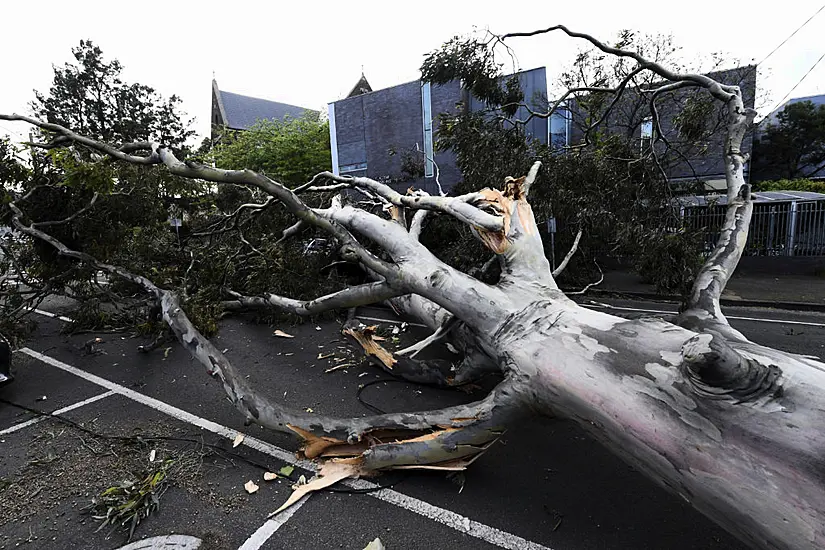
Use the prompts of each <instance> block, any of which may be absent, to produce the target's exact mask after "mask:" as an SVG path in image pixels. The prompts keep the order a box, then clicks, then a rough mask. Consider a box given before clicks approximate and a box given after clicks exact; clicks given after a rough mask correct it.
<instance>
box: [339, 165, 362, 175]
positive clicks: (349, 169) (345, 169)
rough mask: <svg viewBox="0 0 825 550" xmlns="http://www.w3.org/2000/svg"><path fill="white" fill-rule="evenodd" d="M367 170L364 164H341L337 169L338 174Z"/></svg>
mask: <svg viewBox="0 0 825 550" xmlns="http://www.w3.org/2000/svg"><path fill="white" fill-rule="evenodd" d="M366 169H367V163H366V162H356V163H355V164H342V165H341V166H339V167H338V172H339V173H341V174H346V173H347V172H360V171H361V170H366Z"/></svg>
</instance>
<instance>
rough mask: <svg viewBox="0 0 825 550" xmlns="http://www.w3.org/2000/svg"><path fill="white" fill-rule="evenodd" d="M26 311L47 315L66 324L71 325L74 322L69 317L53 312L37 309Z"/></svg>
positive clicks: (31, 308)
mask: <svg viewBox="0 0 825 550" xmlns="http://www.w3.org/2000/svg"><path fill="white" fill-rule="evenodd" d="M26 309H28V310H29V311H32V312H34V313H39V314H40V315H45V316H46V317H51V318H53V319H60V320H61V321H63V322H64V323H71V322H72V320H71V319H69V318H68V317H63V316H62V315H57V314H56V313H52V312H51V311H45V310H43V309H35V308H33V307H30V308H26Z"/></svg>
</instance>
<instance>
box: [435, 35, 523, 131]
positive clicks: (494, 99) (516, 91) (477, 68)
mask: <svg viewBox="0 0 825 550" xmlns="http://www.w3.org/2000/svg"><path fill="white" fill-rule="evenodd" d="M456 75H461V81H462V83H463V84H464V86H465V87H466V88H467V90H469V91H470V93H472V94H473V95H474V96H475V97H477V98H478V99H480V100H481V101H484V102H485V103H487V104H488V105H490V106H492V107H493V108H502V111H503V112H504V113H505V114H506V115H508V116H512V115H513V114H514V113H515V112H516V110H517V108H518V103H519V102H521V101H522V100H523V99H524V94H523V93H522V91H521V86H520V85H519V81H518V77H516V76H511V77H509V78H506V79H502V78H501V64H500V63H497V62H496V59H495V50H494V49H493V48H491V47H490V40H487V41H481V40H479V39H478V38H475V37H467V38H465V37H461V36H456V37H454V38H452V39H451V40H449V41H447V42H446V43H444V45H442V46H441V48H440V49H438V50H435V51H433V52H431V53H430V54H429V55H427V56H426V57H425V59H424V62H423V64H422V65H421V79H422V80H423V81H425V82H431V83H433V84H447V83H448V82H450V81H452V80H455V78H456ZM502 80H503V84H504V85H503V86H502Z"/></svg>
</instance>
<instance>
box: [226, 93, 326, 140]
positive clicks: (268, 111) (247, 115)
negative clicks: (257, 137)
mask: <svg viewBox="0 0 825 550" xmlns="http://www.w3.org/2000/svg"><path fill="white" fill-rule="evenodd" d="M215 88H216V90H217V92H218V94H219V95H218V98H219V102H220V104H221V111H222V112H221V115H222V116H223V118H224V122H225V123H226V125H227V126H228V127H230V128H232V129H234V130H246V129H247V128H249V127H251V126H252V125H253V124H255V123H256V122H257V121H259V120H283V119H284V118H286V117H289V118H293V119H294V118H301V117H302V116H304V113H312V114H314V115H317V114H318V111H313V110H312V109H307V108H306V107H299V106H297V105H289V104H287V103H279V102H277V101H269V100H268V99H261V98H259V97H250V96H248V95H241V94H233V93H232V92H225V91H223V90H220V89H218V88H217V86H215Z"/></svg>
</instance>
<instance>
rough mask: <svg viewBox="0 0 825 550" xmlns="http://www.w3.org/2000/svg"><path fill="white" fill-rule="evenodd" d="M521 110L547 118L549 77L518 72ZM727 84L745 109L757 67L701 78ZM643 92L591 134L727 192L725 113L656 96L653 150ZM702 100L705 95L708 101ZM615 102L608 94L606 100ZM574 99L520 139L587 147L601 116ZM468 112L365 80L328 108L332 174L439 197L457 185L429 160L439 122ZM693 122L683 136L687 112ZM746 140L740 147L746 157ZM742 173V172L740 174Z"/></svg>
mask: <svg viewBox="0 0 825 550" xmlns="http://www.w3.org/2000/svg"><path fill="white" fill-rule="evenodd" d="M517 76H518V78H519V82H520V83H521V87H522V92H523V94H524V98H525V102H527V103H528V104H530V105H531V107H532V108H533V109H535V110H538V111H543V110H546V109H547V107H548V100H547V97H548V95H547V90H548V88H547V74H546V70H545V68H544V67H540V68H537V69H532V70H529V71H522V72H520V73H517ZM708 76H710V77H712V78H714V79H716V80H718V81H720V82H722V83H724V84H731V85H738V86H740V88H741V89H742V95H743V99H744V102H745V106H746V107H751V108H753V105H754V101H755V95H756V70H755V67H754V66H746V67H738V68H735V69H731V70H727V71H719V72H714V73H708ZM655 86H656V85H655V84H654V85H653V86H652V87H648V88H644V89H642V88H628V89H627V90H625V92H624V94H623V96H622V97H621V98H620V100H619V101H618V102H617V103H616V104H615V105H614V106H613V109H612V110H611V112H610V114H609V116H607V117H605V119H604V121H603V122H602V123H601V124H600V125H599V126H598V127H597V128H595V129H594V130H595V131H597V132H600V133H602V134H604V135H608V134H609V135H613V136H616V137H618V138H620V139H622V140H624V141H625V142H626V143H627V145H628V147H629V148H630V150H632V151H637V152H645V151H646V150H648V149H649V148H650V147H651V146H654V147H656V152H657V154H658V157H659V160H660V162H661V164H662V166H663V167H664V169H665V173H666V175H667V177H668V179H669V180H670V181H672V182H675V183H678V182H681V181H685V182H691V183H695V182H697V181H698V182H702V183H703V184H704V185H705V188H706V189H707V190H709V191H713V190H716V189H721V188H724V186H725V183H724V178H725V161H724V153H723V150H724V139H725V114H724V112H723V111H724V110H723V109H720V105H719V102H718V101H717V102H714V101H712V100H711V99H710V97H709V94H707V92H705V91H703V90H697V89H686V90H679V91H676V92H673V93H669V94H666V95H665V94H663V95H662V97H661V98H660V99H658V100H657V112H658V113H659V124H660V127H661V130H662V133H663V134H664V137H665V139H666V140H667V142H668V143H669V144H670V147H667V146H665V144H664V141H662V140H658V141H657V142H656V143H655V144H654V143H653V139H652V138H653V120H652V118H651V111H650V96H651V94H652V92H653V91H654V90H655ZM705 96H707V97H705ZM609 97H612V96H609ZM584 105H587V101H585V100H584V99H583V98H582V97H581V96H580V97H579V99H578V100H577V99H571V100H570V101H568V102H567V103H566V105H564V106H563V107H562V108H560V109H558V110H557V111H556V112H554V113H553V115H552V116H550V117H549V118H541V117H533V118H531V119H530V120H529V122H527V124H526V125H525V133H526V134H527V135H528V136H529V137H530V138H532V139H534V140H537V141H539V142H540V143H543V144H547V145H549V146H550V147H551V148H557V149H559V150H564V148H565V147H568V146H571V145H575V144H579V143H581V142H582V141H583V140H584V136H585V129H586V128H587V126H588V124H590V123H591V121H592V120H594V119H595V120H597V119H598V118H599V116H598V115H594V113H592V112H588V111H587V110H586V109H585V108H584ZM460 108H465V109H470V110H471V111H477V110H481V109H483V108H485V106H484V105H483V104H482V103H481V102H480V101H479V100H478V99H476V98H474V97H472V96H471V95H470V94H469V93H468V92H467V90H466V89H464V88H463V87H462V85H461V84H460V83H459V82H458V81H454V82H450V83H448V84H445V85H440V86H436V85H430V84H429V83H427V82H421V81H420V80H416V81H413V82H408V83H406V84H400V85H397V86H393V87H391V88H386V89H383V90H376V91H372V88H371V87H370V86H369V83H368V82H367V81H366V78H364V76H363V75H362V77H361V79H360V80H359V82H358V84H356V86H355V87H354V88H353V90H352V92H351V93H350V94H349V96H348V97H346V98H344V99H341V100H339V101H335V102H332V103H330V104H329V105H328V109H329V121H330V142H331V148H332V162H333V171H334V172H335V173H337V174H349V175H353V176H357V175H364V176H368V177H371V178H373V179H383V180H385V181H389V182H395V183H399V184H403V185H404V187H405V188H406V187H409V186H410V185H413V186H415V187H416V188H419V189H424V190H426V191H427V192H429V193H436V192H438V191H439V189H438V186H437V185H436V182H435V179H436V176H438V179H439V181H440V184H441V188H442V189H443V190H444V191H445V192H449V190H450V189H451V188H452V187H453V185H454V184H455V183H457V182H458V181H460V180H461V173H460V171H459V170H458V167H457V166H456V162H455V156H454V155H453V154H452V153H451V152H449V151H447V152H435V151H434V150H433V142H434V140H435V138H436V137H437V134H438V115H439V114H441V113H456V112H457V110H458V109H460ZM686 112H687V113H692V114H693V115H695V116H694V119H695V120H699V119H701V124H698V126H700V127H697V123H695V120H694V123H693V127H692V129H691V128H689V129H691V131H690V132H687V131H686V130H685V128H686V127H688V126H689V124H688V123H686V122H685V121H686V120H687V117H686V116H685V113H686ZM527 115H528V112H527V110H526V109H524V108H522V109H519V112H517V113H516V114H515V116H514V117H513V119H514V120H527V119H528V118H529V117H528V116H527ZM751 147H752V136H751V135H750V134H748V135H747V136H746V137H745V140H744V142H743V144H742V148H743V151H744V152H745V153H747V154H750V152H751ZM746 170H747V168H746Z"/></svg>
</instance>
